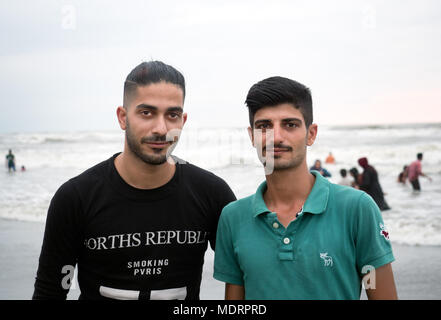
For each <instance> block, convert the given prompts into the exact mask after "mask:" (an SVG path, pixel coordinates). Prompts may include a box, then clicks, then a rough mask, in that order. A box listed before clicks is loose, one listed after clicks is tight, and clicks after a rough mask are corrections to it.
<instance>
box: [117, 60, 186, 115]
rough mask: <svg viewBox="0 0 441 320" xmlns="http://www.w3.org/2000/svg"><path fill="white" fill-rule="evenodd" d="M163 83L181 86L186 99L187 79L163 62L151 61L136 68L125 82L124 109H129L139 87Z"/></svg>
mask: <svg viewBox="0 0 441 320" xmlns="http://www.w3.org/2000/svg"><path fill="white" fill-rule="evenodd" d="M162 81H163V82H168V83H172V84H175V85H177V86H179V87H180V88H181V89H182V92H183V94H184V99H185V79H184V76H183V75H182V73H180V72H179V71H178V70H176V69H175V68H173V67H172V66H169V65H168V64H165V63H163V62H161V61H149V62H142V63H141V64H139V65H138V66H136V67H135V68H134V69H133V70H132V71H131V72H130V73H129V75H128V76H127V78H126V81H125V82H124V101H123V105H124V107H126V108H127V107H128V103H129V101H130V99H131V98H132V96H133V94H134V93H135V91H136V88H137V87H139V86H147V85H149V84H152V83H159V82H162Z"/></svg>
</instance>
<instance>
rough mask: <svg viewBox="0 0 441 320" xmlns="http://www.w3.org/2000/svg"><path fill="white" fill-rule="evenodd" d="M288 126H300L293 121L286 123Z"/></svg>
mask: <svg viewBox="0 0 441 320" xmlns="http://www.w3.org/2000/svg"><path fill="white" fill-rule="evenodd" d="M286 126H287V127H288V128H297V127H298V125H297V124H296V123H292V122H288V123H287V124H286Z"/></svg>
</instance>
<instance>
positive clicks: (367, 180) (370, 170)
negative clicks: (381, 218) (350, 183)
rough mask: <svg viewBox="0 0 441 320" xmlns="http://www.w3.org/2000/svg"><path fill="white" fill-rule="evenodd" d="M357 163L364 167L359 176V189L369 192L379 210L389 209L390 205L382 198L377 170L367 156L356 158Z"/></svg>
mask: <svg viewBox="0 0 441 320" xmlns="http://www.w3.org/2000/svg"><path fill="white" fill-rule="evenodd" d="M358 164H359V165H360V166H361V167H362V168H363V169H364V170H363V173H362V174H361V178H360V190H363V191H365V192H366V193H367V194H369V195H370V196H371V197H372V198H373V199H374V201H375V202H376V204H377V205H378V207H379V208H380V210H381V211H384V210H389V209H390V207H389V205H388V204H387V203H386V200H385V199H384V193H383V189H382V188H381V186H380V182H379V180H378V173H377V170H375V168H374V167H372V166H371V165H369V163H368V160H367V158H360V159H358Z"/></svg>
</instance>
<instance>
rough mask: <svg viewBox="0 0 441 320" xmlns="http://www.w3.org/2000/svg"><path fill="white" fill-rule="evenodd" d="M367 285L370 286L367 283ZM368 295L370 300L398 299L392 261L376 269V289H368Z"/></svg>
mask: <svg viewBox="0 0 441 320" xmlns="http://www.w3.org/2000/svg"><path fill="white" fill-rule="evenodd" d="M371 281H372V279H371ZM365 286H366V287H368V285H367V284H366V283H365ZM366 295H367V297H368V299H369V300H397V299H398V296H397V289H396V287H395V281H394V274H393V272H392V265H391V264H390V263H388V264H386V265H384V266H381V267H379V268H377V269H375V289H374V288H372V289H366Z"/></svg>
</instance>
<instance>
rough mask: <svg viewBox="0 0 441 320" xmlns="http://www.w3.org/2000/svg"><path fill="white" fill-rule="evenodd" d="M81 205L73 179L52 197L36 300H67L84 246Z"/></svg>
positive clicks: (35, 292)
mask: <svg viewBox="0 0 441 320" xmlns="http://www.w3.org/2000/svg"><path fill="white" fill-rule="evenodd" d="M80 208H81V205H80V200H79V197H78V196H77V194H76V192H75V189H74V186H73V184H72V182H70V181H69V182H67V183H65V184H63V185H62V186H61V187H60V188H59V189H58V190H57V192H56V193H55V195H54V197H53V198H52V201H51V203H50V206H49V210H48V214H47V218H46V227H45V231H44V238H43V245H42V248H41V253H40V259H39V264H38V270H37V276H36V279H35V285H34V294H33V296H32V299H66V296H67V293H68V291H69V288H68V285H69V284H71V283H72V280H73V272H72V270H73V268H75V265H76V263H77V260H78V254H79V249H80V247H81V239H82V236H81V231H80V230H81V229H80V225H81V223H80V212H81V209H80ZM66 284H67V285H66Z"/></svg>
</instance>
